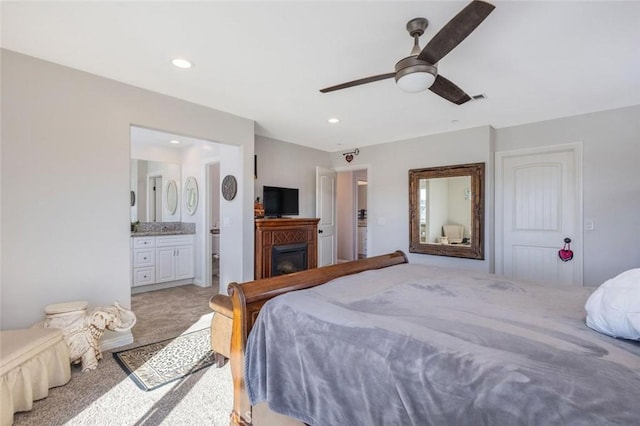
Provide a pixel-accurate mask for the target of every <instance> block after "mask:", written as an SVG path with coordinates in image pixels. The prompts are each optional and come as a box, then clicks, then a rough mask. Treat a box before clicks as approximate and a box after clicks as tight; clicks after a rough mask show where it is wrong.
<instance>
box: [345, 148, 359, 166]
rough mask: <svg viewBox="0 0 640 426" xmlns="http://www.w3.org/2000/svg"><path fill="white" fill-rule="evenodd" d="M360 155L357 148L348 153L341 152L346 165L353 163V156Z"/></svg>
mask: <svg viewBox="0 0 640 426" xmlns="http://www.w3.org/2000/svg"><path fill="white" fill-rule="evenodd" d="M358 154H360V150H359V149H358V148H356V149H354V150H353V151H350V152H343V153H342V155H344V159H345V160H347V163H350V162H351V161H353V156H354V155H358Z"/></svg>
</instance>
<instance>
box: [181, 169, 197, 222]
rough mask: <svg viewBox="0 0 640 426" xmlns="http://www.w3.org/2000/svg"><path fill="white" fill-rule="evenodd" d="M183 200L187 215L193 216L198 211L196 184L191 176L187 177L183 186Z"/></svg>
mask: <svg viewBox="0 0 640 426" xmlns="http://www.w3.org/2000/svg"><path fill="white" fill-rule="evenodd" d="M184 199H185V204H186V207H187V213H189V214H191V215H192V214H194V213H195V212H196V210H197V209H198V182H197V181H196V178H194V177H193V176H189V177H188V178H187V180H186V182H185V184H184Z"/></svg>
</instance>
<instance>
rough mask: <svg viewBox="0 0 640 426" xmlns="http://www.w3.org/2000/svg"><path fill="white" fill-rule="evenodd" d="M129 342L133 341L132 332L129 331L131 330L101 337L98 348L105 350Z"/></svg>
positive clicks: (128, 343)
mask: <svg viewBox="0 0 640 426" xmlns="http://www.w3.org/2000/svg"><path fill="white" fill-rule="evenodd" d="M131 343H133V334H132V333H131V330H128V331H123V332H120V333H114V335H113V336H111V337H108V338H106V339H103V340H102V341H101V342H100V350H101V351H102V352H105V351H109V350H111V349H115V348H119V347H121V346H126V345H130V344H131Z"/></svg>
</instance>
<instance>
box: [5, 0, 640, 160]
mask: <svg viewBox="0 0 640 426" xmlns="http://www.w3.org/2000/svg"><path fill="white" fill-rule="evenodd" d="M467 3H468V2H455V1H446V2H418V1H411V2H380V1H377V2H366V3H365V2H356V1H344V2H329V1H318V2H269V1H260V2H193V3H187V2H181V1H174V2H136V3H127V2H118V3H116V2H64V3H60V2H7V1H3V2H2V3H1V12H2V16H1V19H2V20H1V23H2V30H1V44H2V47H4V48H7V49H10V50H14V51H17V52H21V53H24V54H27V55H31V56H35V57H39V58H43V59H46V60H49V61H52V62H56V63H59V64H63V65H67V66H70V67H73V68H77V69H81V70H84V71H88V72H91V73H94V74H98V75H101V76H105V77H108V78H112V79H115V80H118V81H122V82H125V83H129V84H132V85H135V86H139V87H143V88H146V89H149V90H153V91H156V92H160V93H165V94H167V95H171V96H175V97H178V98H182V99H186V100H189V101H192V102H195V103H199V104H203V105H207V106H209V107H212V108H216V109H219V110H223V111H227V112H230V113H233V114H237V115H240V116H243V117H247V118H251V119H253V120H255V121H256V123H257V125H256V132H257V133H258V134H260V135H264V136H268V137H272V138H276V139H280V140H284V141H287V142H293V143H297V144H301V145H307V146H311V147H315V148H318V149H323V150H326V151H338V150H343V149H345V148H349V147H362V146H366V145H371V144H376V143H381V142H388V141H393V140H399V139H405V138H410V137H415V136H420V135H427V134H433V133H440V132H445V131H450V130H455V129H461V128H468V127H474V126H479V125H486V124H490V125H493V126H495V127H498V128H500V127H505V126H510V125H516V124H522V123H528V122H535V121H540V120H545V119H551V118H557V117H564V116H570V115H576V114H581V113H586V112H592V111H600V110H605V109H611V108H617V107H623V106H629V105H637V104H640V2H635V1H634V2H616V3H611V2H576V1H569V2H520V1H517V2H515V1H512V2H495V3H494V4H495V5H496V9H495V10H494V12H493V13H492V14H491V15H490V16H489V17H488V18H487V19H486V20H485V22H484V23H482V24H481V25H480V26H479V27H478V29H477V30H476V31H475V32H474V33H472V34H471V36H470V37H469V38H467V39H466V40H465V41H464V42H463V43H462V44H460V45H459V46H458V47H457V48H456V49H454V50H453V51H452V52H451V53H450V54H449V55H447V56H446V57H445V58H444V59H442V60H441V61H440V64H439V72H440V73H441V74H442V75H443V76H445V77H447V78H449V79H450V80H452V81H453V82H455V83H456V84H458V85H459V86H460V87H461V88H462V89H463V90H465V91H466V92H467V93H468V94H470V95H475V94H480V93H484V94H486V95H487V99H486V100H483V101H473V102H468V103H467V104H464V105H462V106H457V105H454V104H451V103H449V102H447V101H445V100H443V99H441V98H439V97H438V96H436V95H434V94H433V93H431V92H429V91H426V92H424V93H418V94H409V93H404V92H402V91H401V90H400V89H399V88H398V87H396V86H395V83H394V81H393V79H390V80H385V81H381V82H376V83H371V84H368V85H363V86H359V87H354V88H350V89H345V90H342V91H337V92H333V93H329V94H321V93H319V92H318V90H319V89H321V88H323V87H327V86H331V85H334V84H338V83H342V82H345V81H349V80H353V79H357V78H361V77H367V76H369V75H375V74H381V73H386V72H392V71H393V66H394V64H395V62H397V61H398V60H399V59H401V58H403V57H404V56H406V55H408V53H409V51H410V49H411V47H412V40H411V38H410V37H409V35H408V33H407V32H406V30H405V24H406V22H407V21H408V20H409V19H411V18H414V17H418V16H422V17H425V18H427V19H428V20H429V21H430V25H429V28H428V29H427V31H426V33H425V35H424V36H422V39H421V45H422V46H424V45H425V44H426V42H427V41H428V40H429V39H430V38H431V37H433V35H434V34H435V33H436V32H437V30H439V29H440V28H441V27H442V26H443V25H444V24H446V22H448V21H449V19H451V18H452V17H453V16H454V15H455V14H456V13H457V12H458V11H459V10H461V9H462V8H463V7H464V6H465V5H466V4H467ZM174 57H184V58H188V59H190V60H191V61H193V63H194V64H195V66H194V68H192V69H190V70H181V69H178V68H175V67H173V66H172V65H171V59H173V58H174ZM333 116H336V117H339V118H340V120H341V122H340V123H338V124H336V125H330V124H328V123H327V119H328V118H329V117H333Z"/></svg>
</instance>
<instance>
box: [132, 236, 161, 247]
mask: <svg viewBox="0 0 640 426" xmlns="http://www.w3.org/2000/svg"><path fill="white" fill-rule="evenodd" d="M132 240H133V245H132V247H133V248H134V249H138V248H146V247H155V245H156V244H155V243H156V237H133V238H132Z"/></svg>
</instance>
